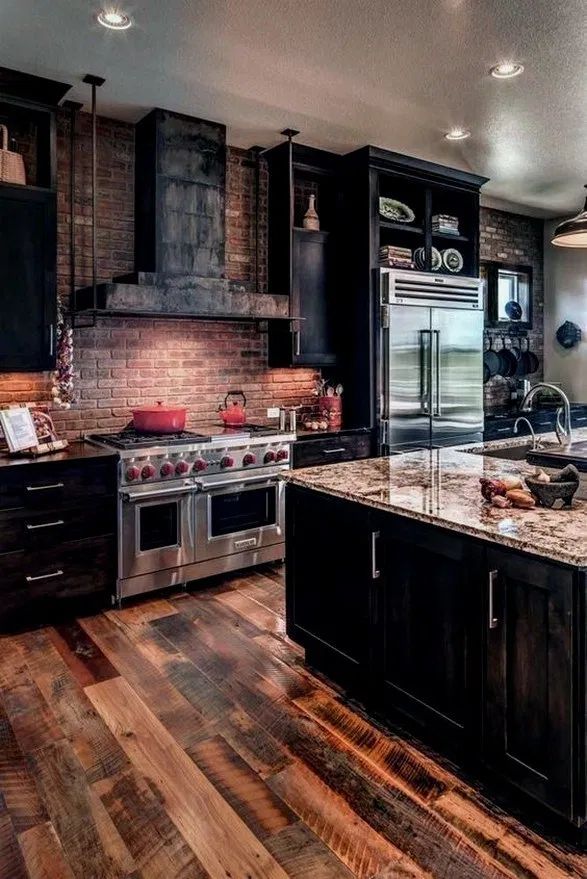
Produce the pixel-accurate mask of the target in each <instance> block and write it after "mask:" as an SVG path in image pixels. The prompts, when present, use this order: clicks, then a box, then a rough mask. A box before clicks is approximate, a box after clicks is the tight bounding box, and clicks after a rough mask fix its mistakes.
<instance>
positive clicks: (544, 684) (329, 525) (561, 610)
mask: <svg viewBox="0 0 587 879" xmlns="http://www.w3.org/2000/svg"><path fill="white" fill-rule="evenodd" d="M287 521H288V534H287V547H286V549H287V580H286V584H287V632H288V635H289V636H290V637H291V638H292V639H293V640H294V641H297V642H298V643H299V644H301V645H302V646H303V647H304V648H305V649H306V659H307V661H308V662H309V663H310V664H312V665H314V666H315V667H317V668H319V669H320V670H321V671H323V672H324V673H325V674H327V675H328V676H329V677H330V678H331V679H332V680H333V681H335V682H336V683H338V684H340V685H341V686H342V687H345V688H347V689H351V688H352V690H353V695H355V696H357V697H358V698H360V699H361V701H363V702H364V704H365V705H366V706H367V707H370V708H372V709H373V710H375V711H377V713H378V715H380V716H381V715H383V716H386V717H388V719H389V720H396V719H398V718H399V719H400V720H402V721H403V720H408V721H409V723H410V724H411V725H412V726H415V727H416V728H417V729H418V730H419V732H420V733H421V735H422V737H428V738H432V739H434V740H435V741H439V740H441V741H447V742H450V744H451V746H452V754H453V756H454V755H455V754H456V756H457V759H462V760H465V759H466V760H467V762H468V763H469V764H470V763H477V764H478V765H479V766H481V765H484V766H485V767H487V769H488V770H489V771H490V773H491V776H492V777H494V778H500V779H503V780H505V781H506V782H508V783H510V784H511V785H514V786H515V787H516V788H518V789H519V790H521V791H523V792H524V793H525V794H527V795H529V796H530V797H532V798H533V799H534V800H535V801H538V802H539V803H540V804H542V805H543V806H546V807H547V808H548V809H549V810H550V811H551V812H553V813H556V814H557V815H559V816H562V817H563V818H564V819H566V820H567V822H569V824H570V825H572V826H573V827H574V828H575V830H576V829H579V830H580V831H581V832H582V833H583V834H584V836H587V835H586V834H585V832H584V831H585V828H587V823H586V820H587V808H586V781H587V779H586V768H585V766H586V764H585V750H586V710H585V709H586V703H587V695H586V677H585V661H586V660H585V655H586V646H585V642H586V640H587V626H586V612H585V604H586V600H585V597H586V582H585V581H586V578H585V574H584V572H583V571H580V570H577V569H573V568H569V567H565V566H564V565H559V564H556V563H554V562H549V561H548V560H544V561H543V560H541V559H538V558H536V557H532V556H529V555H526V554H524V553H519V552H515V551H513V550H510V549H507V548H505V547H504V548H500V547H494V546H493V545H491V544H488V543H485V542H482V541H479V540H476V539H475V538H471V537H467V536H465V535H460V534H455V533H454V532H450V531H444V530H442V529H441V528H438V527H435V526H432V525H427V524H424V523H420V522H417V521H414V520H411V519H408V518H405V517H398V516H395V515H393V514H391V513H389V514H387V513H381V512H379V511H377V510H374V509H371V508H369V507H368V506H364V505H361V504H359V503H353V502H350V501H347V500H339V499H337V498H334V497H332V496H329V495H326V494H322V493H320V492H317V491H311V490H308V489H304V488H301V487H298V486H293V485H288V487H287Z"/></svg>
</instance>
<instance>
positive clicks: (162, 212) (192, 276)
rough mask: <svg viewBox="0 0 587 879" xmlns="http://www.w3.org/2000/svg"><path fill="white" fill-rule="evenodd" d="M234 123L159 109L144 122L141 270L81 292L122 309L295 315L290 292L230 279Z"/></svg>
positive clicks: (85, 304)
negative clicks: (228, 209)
mask: <svg viewBox="0 0 587 879" xmlns="http://www.w3.org/2000/svg"><path fill="white" fill-rule="evenodd" d="M225 201H226V127H225V126H224V125H220V124H218V123H216V122H207V121H205V120H203V119H195V118H193V117H191V116H184V115H181V114H179V113H172V112H170V111H168V110H161V109H155V110H152V111H151V112H150V113H148V114H147V116H145V117H144V118H143V119H142V120H141V121H140V122H139V123H138V124H137V126H136V146H135V271H134V272H132V273H131V274H129V275H124V276H121V277H118V278H115V279H114V281H113V282H112V283H108V284H99V285H98V287H97V293H96V297H95V299H96V301H95V302H94V301H93V296H92V291H91V290H90V289H89V288H88V289H85V290H79V291H77V294H76V297H75V298H76V307H77V309H78V310H79V309H96V310H98V311H100V310H103V311H106V312H108V313H114V314H117V313H119V314H126V315H129V314H138V315H159V316H162V317H163V316H168V317H190V316H193V317H209V318H213V317H217V318H231V319H238V318H242V319H251V318H256V319H263V318H287V317H288V316H289V297H287V296H279V295H271V294H268V293H259V292H258V291H257V290H256V289H250V285H247V284H245V283H240V282H235V281H228V280H227V279H226V278H225V239H226V233H225Z"/></svg>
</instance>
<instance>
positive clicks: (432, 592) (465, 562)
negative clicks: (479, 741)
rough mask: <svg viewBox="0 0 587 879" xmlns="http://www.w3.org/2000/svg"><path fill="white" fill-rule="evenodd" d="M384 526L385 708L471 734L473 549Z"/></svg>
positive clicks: (412, 528)
mask: <svg viewBox="0 0 587 879" xmlns="http://www.w3.org/2000/svg"><path fill="white" fill-rule="evenodd" d="M382 525H383V528H382V532H381V556H380V557H381V565H382V578H381V585H380V591H379V601H380V613H379V617H380V636H379V639H378V640H379V643H380V649H381V651H382V654H383V655H382V657H381V659H380V661H379V663H378V665H377V667H378V668H381V669H382V675H383V679H382V685H381V686H382V700H383V709H384V710H391V711H400V712H402V713H404V714H407V715H408V716H410V717H411V718H413V719H415V720H416V721H418V722H419V723H421V724H422V725H425V726H426V728H427V729H431V730H433V731H435V732H437V733H440V734H448V735H449V736H450V738H452V739H454V737H455V734H456V735H457V736H459V735H460V736H464V734H465V732H467V734H469V733H470V732H472V723H473V716H472V714H473V706H474V705H475V704H478V703H476V701H475V693H474V692H473V690H474V687H473V680H474V673H473V671H472V669H474V667H475V648H474V642H475V639H474V638H473V637H472V633H473V630H474V622H475V619H476V618H477V619H478V616H479V612H480V611H479V607H478V606H479V599H478V595H479V590H478V589H475V583H474V581H473V576H472V575H471V573H470V572H471V567H472V566H471V563H470V555H471V553H472V552H473V550H472V549H471V543H470V541H467V540H465V539H462V538H460V537H458V536H455V535H453V534H449V533H446V532H442V531H440V530H439V529H436V528H434V529H431V528H426V527H425V526H421V525H418V523H415V522H409V521H406V520H397V519H390V518H389V517H386V519H385V522H383V523H382ZM476 605H477V609H476ZM477 640H478V639H477ZM476 667H477V668H478V667H479V665H478V663H477V665H476ZM477 689H478V688H477Z"/></svg>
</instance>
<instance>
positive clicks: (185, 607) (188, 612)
mask: <svg viewBox="0 0 587 879" xmlns="http://www.w3.org/2000/svg"><path fill="white" fill-rule="evenodd" d="M222 591H223V593H224V594H231V593H232V589H228V590H226V589H223V590H222ZM172 604H173V606H174V607H175V608H176V610H177V611H178V612H179V613H180V614H181V615H182V616H183V617H185V618H186V619H188V620H190V622H192V623H197V622H201V623H205V622H208V623H210V622H214V621H216V620H217V621H218V622H220V620H222V621H223V622H224V624H225V625H226V626H227V627H228V628H229V629H232V630H235V631H236V632H242V633H243V634H244V635H246V636H247V638H255V637H256V636H257V635H260V634H261V631H262V630H261V629H260V628H259V626H256V625H255V624H254V623H252V622H250V621H249V620H247V619H246V617H243V616H241V615H240V614H239V613H237V612H236V611H235V610H233V609H232V608H231V607H228V606H227V605H222V603H221V602H220V601H219V596H218V595H217V594H214V592H213V591H207V592H199V593H198V594H197V595H187V596H186V597H185V598H183V599H181V600H180V601H176V600H174V601H172ZM220 614H222V615H221V616H220ZM154 622H155V625H158V624H159V623H163V622H164V620H156V621H154Z"/></svg>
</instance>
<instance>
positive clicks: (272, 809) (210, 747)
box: [190, 736, 297, 840]
mask: <svg viewBox="0 0 587 879" xmlns="http://www.w3.org/2000/svg"><path fill="white" fill-rule="evenodd" d="M190 757H191V758H192V760H193V761H194V762H195V763H196V765H197V766H198V768H199V769H201V771H202V772H203V773H204V775H205V776H206V777H207V778H208V779H209V780H210V781H211V782H212V784H213V785H214V787H215V788H216V790H217V791H219V793H220V794H221V795H222V796H223V797H224V799H225V800H226V802H227V803H229V805H230V806H231V807H232V808H233V809H234V811H235V812H236V813H237V814H238V815H240V817H241V818H242V820H243V821H244V823H245V824H246V825H247V827H249V829H250V830H252V831H253V833H254V834H255V836H257V837H258V838H259V839H261V840H264V839H266V838H267V837H268V836H272V835H273V834H275V833H277V832H278V831H279V830H283V828H284V827H288V826H289V825H291V824H294V823H295V821H296V820H297V819H296V818H295V817H294V814H293V812H291V811H290V809H288V808H287V806H285V804H284V803H283V801H282V800H281V799H280V798H279V797H278V796H276V794H275V793H274V791H273V790H272V789H271V788H270V787H268V786H267V785H266V784H265V782H264V781H263V780H262V779H261V778H259V776H258V775H257V774H256V773H255V772H254V771H253V770H252V769H251V767H250V766H248V765H247V763H245V761H244V760H243V759H242V758H241V757H240V756H239V755H238V754H236V753H235V752H234V751H233V750H232V748H231V747H230V746H229V744H228V742H227V741H226V740H225V739H224V738H222V736H214V738H212V739H206V740H205V741H203V742H200V743H199V744H198V745H196V746H195V747H193V748H192V749H191V751H190Z"/></svg>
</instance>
